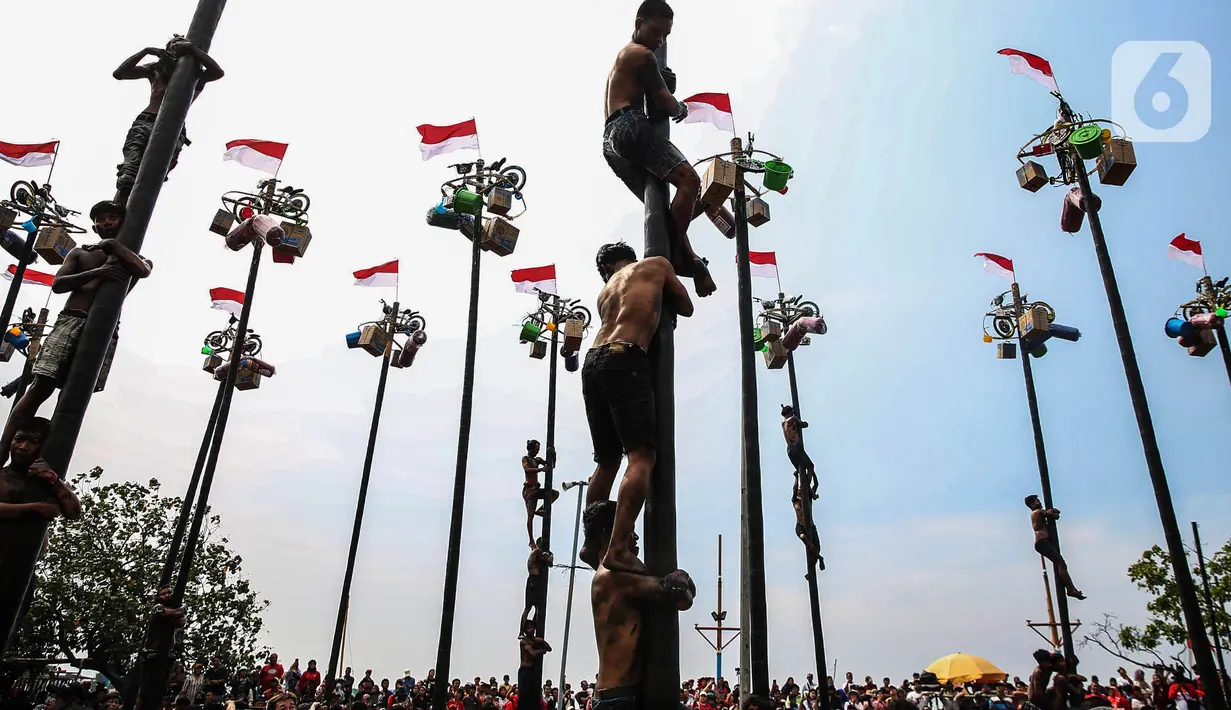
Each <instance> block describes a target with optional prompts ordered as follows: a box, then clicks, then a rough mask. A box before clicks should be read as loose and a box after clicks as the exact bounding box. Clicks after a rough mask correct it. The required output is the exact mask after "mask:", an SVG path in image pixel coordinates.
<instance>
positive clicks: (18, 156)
mask: <svg viewBox="0 0 1231 710" xmlns="http://www.w3.org/2000/svg"><path fill="white" fill-rule="evenodd" d="M59 147H60V141H51V142H50V143H33V144H22V143H5V142H3V141H0V160H3V161H4V162H6V163H11V164H13V165H20V166H21V167H23V168H37V167H38V166H40V165H51V164H52V163H54V162H56V149H57V148H59Z"/></svg>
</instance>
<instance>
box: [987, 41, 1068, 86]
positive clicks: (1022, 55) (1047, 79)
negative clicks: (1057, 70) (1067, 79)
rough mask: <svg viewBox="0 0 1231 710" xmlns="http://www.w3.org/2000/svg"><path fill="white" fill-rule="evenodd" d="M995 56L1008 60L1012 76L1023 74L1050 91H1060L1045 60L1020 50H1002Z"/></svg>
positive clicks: (1049, 65)
mask: <svg viewBox="0 0 1231 710" xmlns="http://www.w3.org/2000/svg"><path fill="white" fill-rule="evenodd" d="M997 54H1003V55H1004V56H1006V57H1008V58H1009V68H1010V69H1012V70H1013V73H1014V74H1025V75H1026V76H1028V77H1030V78H1031V79H1034V80H1035V81H1037V82H1039V83H1040V84H1042V85H1043V86H1046V87H1047V88H1049V89H1051V90H1052V91H1060V87H1058V86H1056V75H1055V74H1052V71H1051V64H1050V63H1048V61H1047V60H1046V59H1044V58H1042V57H1040V56H1038V55H1037V54H1031V53H1030V52H1023V51H1022V50H1020V49H1002V50H1000V51H999V52H997Z"/></svg>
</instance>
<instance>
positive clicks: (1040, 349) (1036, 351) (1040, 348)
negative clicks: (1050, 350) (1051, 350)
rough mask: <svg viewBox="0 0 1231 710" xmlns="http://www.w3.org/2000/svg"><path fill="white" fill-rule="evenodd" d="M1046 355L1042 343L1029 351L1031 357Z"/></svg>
mask: <svg viewBox="0 0 1231 710" xmlns="http://www.w3.org/2000/svg"><path fill="white" fill-rule="evenodd" d="M1046 354H1047V346H1046V345H1044V344H1043V343H1039V344H1038V345H1036V346H1035V347H1034V348H1033V349H1032V350H1031V351H1030V356H1031V357H1043V356H1044V355H1046Z"/></svg>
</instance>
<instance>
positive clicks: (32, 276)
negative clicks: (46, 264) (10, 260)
mask: <svg viewBox="0 0 1231 710" xmlns="http://www.w3.org/2000/svg"><path fill="white" fill-rule="evenodd" d="M3 276H4V280H5V281H12V280H13V278H14V277H15V276H17V264H9V269H8V271H5V272H4V274H3ZM55 280H56V277H55V275H54V274H44V273H43V272H41V271H34V270H33V269H26V273H25V274H24V275H22V277H21V282H22V283H27V284H38V285H39V286H50V285H51V282H52V281H55Z"/></svg>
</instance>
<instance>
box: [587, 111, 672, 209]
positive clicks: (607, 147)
mask: <svg viewBox="0 0 1231 710" xmlns="http://www.w3.org/2000/svg"><path fill="white" fill-rule="evenodd" d="M603 157H604V158H606V159H607V164H608V165H610V166H611V170H612V171H613V172H614V173H615V174H616V176H617V177H619V178H620V179H621V180H623V181H624V184H625V185H628V189H629V190H632V191H633V194H634V195H636V196H637V199H639V200H642V199H645V183H646V175H647V174H649V175H653V176H654V177H656V178H658V179H660V180H662V179H665V178H666V177H667V174H668V173H670V172H671V171H672V170H675V168H676V166H678V165H679V164H680V163H684V162H687V159H685V158H684V154H683V153H681V152H680V149H679V148H676V147H675V145H673V144H672V143H671V141H670V140H668V139H667V138H666V137H664V136H661V135H658V134H657V133H655V132H654V127H653V126H651V125H650V119H649V118H648V117H647V116H646V115H645V112H644V111H642V110H641V109H637V108H633V107H632V106H625V107H624V108H622V109H619V110H617V111H616V112H615V113H613V114H611V115H610V116H608V117H607V125H606V126H604V128H603Z"/></svg>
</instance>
